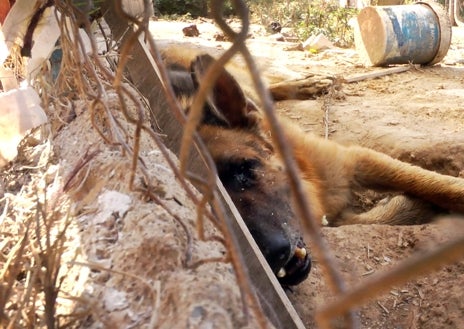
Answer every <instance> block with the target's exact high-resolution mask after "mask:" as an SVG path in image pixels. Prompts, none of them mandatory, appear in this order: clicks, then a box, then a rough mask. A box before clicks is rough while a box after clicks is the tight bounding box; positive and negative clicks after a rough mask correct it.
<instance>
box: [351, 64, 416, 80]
mask: <svg viewBox="0 0 464 329" xmlns="http://www.w3.org/2000/svg"><path fill="white" fill-rule="evenodd" d="M412 67H414V66H412V65H407V66H395V67H390V68H387V69H382V70H379V71H375V72H369V73H362V74H356V75H353V76H351V77H349V78H345V79H343V82H345V83H353V82H359V81H363V80H368V79H375V78H380V77H383V76H386V75H390V74H396V73H402V72H406V71H409V70H410V69H411V68H412Z"/></svg>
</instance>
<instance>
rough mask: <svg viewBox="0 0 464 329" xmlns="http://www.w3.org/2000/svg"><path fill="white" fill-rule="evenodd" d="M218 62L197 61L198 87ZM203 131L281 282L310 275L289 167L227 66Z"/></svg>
mask: <svg viewBox="0 0 464 329" xmlns="http://www.w3.org/2000/svg"><path fill="white" fill-rule="evenodd" d="M213 62H214V59H213V58H212V57H211V56H209V55H202V56H198V57H197V58H196V59H195V60H194V61H193V63H192V65H191V75H190V77H191V79H192V80H191V83H192V84H193V87H194V89H196V88H197V87H198V84H199V83H201V79H202V77H203V76H204V73H205V72H206V70H207V68H208V67H210V65H211V64H212V63H213ZM176 79H177V80H178V81H180V80H179V76H177V77H176V76H175V75H174V80H173V83H174V89H175V90H176V91H177V92H179V90H180V89H181V88H180V87H179V86H176V82H175V80H176ZM184 89H185V88H184ZM199 132H200V135H201V137H202V138H203V140H204V142H205V143H206V146H207V147H208V149H209V151H210V153H211V155H212V157H213V159H214V162H215V164H216V167H217V170H218V174H219V178H220V179H221V181H222V183H223V184H224V186H225V188H226V190H227V192H228V193H229V195H230V197H231V198H232V200H233V202H234V204H235V206H236V207H237V209H238V211H239V212H240V214H241V216H242V217H243V219H244V221H245V223H246V225H247V227H248V229H249V230H250V232H251V234H252V236H253V238H254V239H255V241H256V243H257V244H258V246H259V248H260V249H261V251H262V253H263V254H264V256H265V258H266V260H267V262H268V263H269V265H270V267H271V268H272V270H273V271H274V273H275V274H276V275H277V277H278V279H279V281H280V282H281V284H283V285H296V284H298V283H300V282H301V281H303V280H304V279H306V277H307V276H308V274H309V271H310V269H311V260H310V257H309V255H308V253H307V249H306V246H305V244H304V242H303V239H302V237H301V233H300V232H301V231H300V227H299V224H298V221H297V219H296V216H295V213H294V211H293V208H292V198H291V191H290V187H289V183H288V178H287V174H286V173H285V170H284V166H283V164H282V161H281V159H280V158H279V156H278V155H277V154H276V153H275V150H274V147H273V145H272V142H271V140H270V138H269V137H270V136H268V135H267V134H266V133H265V132H264V131H263V130H262V128H261V118H260V113H259V111H258V110H257V108H256V106H255V105H254V104H253V103H252V102H251V101H250V100H248V99H247V97H246V96H245V94H244V93H243V91H242V89H241V88H240V86H239V85H238V83H237V81H236V80H235V79H234V78H233V77H232V75H230V74H229V73H228V72H227V71H226V70H222V71H221V74H220V76H219V78H218V79H217V81H216V83H215V85H214V87H213V90H212V92H211V93H210V95H209V97H208V100H207V103H206V104H205V106H204V111H203V121H202V124H201V126H200V127H199Z"/></svg>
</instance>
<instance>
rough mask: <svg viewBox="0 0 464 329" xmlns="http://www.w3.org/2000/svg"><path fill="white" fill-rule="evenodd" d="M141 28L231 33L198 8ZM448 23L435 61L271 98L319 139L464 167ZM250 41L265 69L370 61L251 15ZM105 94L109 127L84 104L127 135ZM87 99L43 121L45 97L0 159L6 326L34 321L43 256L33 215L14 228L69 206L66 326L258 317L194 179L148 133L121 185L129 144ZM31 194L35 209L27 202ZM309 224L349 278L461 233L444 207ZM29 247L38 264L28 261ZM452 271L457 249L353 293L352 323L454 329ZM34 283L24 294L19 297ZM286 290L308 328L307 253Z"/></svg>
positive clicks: (240, 322)
mask: <svg viewBox="0 0 464 329" xmlns="http://www.w3.org/2000/svg"><path fill="white" fill-rule="evenodd" d="M191 23H195V24H197V26H198V29H199V32H200V35H199V36H197V37H184V36H183V34H182V28H183V27H185V26H187V25H189V24H191ZM233 24H238V23H237V22H233ZM150 27H151V31H152V34H153V36H154V37H155V39H156V40H157V42H158V44H159V45H166V44H170V43H176V44H179V43H185V44H189V45H194V46H195V47H202V48H205V49H208V51H211V52H220V51H222V50H224V49H226V48H227V47H228V46H229V45H230V44H229V43H228V42H225V41H217V40H216V36H215V35H216V33H218V30H217V28H216V27H215V26H214V25H213V24H212V23H211V21H209V20H201V21H200V20H197V21H190V22H166V21H161V20H160V21H152V22H151V25H150ZM453 33H454V34H453V43H452V46H451V49H450V50H449V53H448V56H447V57H446V58H445V59H444V61H443V62H442V63H440V64H438V65H436V66H434V67H421V68H411V69H410V70H409V71H407V72H404V73H401V74H395V75H389V76H386V77H383V78H379V79H375V80H365V81H361V82H358V83H351V84H347V83H345V84H342V86H341V91H340V92H337V93H334V94H330V96H324V97H319V98H317V99H310V100H303V101H282V102H279V103H277V104H276V108H277V110H278V111H279V112H280V113H281V114H283V115H285V116H288V117H289V118H291V119H294V120H295V121H297V122H298V123H299V124H301V125H302V127H303V128H304V129H305V130H307V131H308V132H311V133H314V134H318V135H321V136H324V135H325V134H326V132H327V134H328V138H330V139H333V140H337V141H339V142H341V143H356V144H360V145H364V146H368V147H371V148H374V149H376V150H379V151H382V152H385V153H388V154H390V155H392V156H394V157H396V158H400V159H402V160H404V161H409V162H413V163H415V164H419V165H421V166H423V167H426V168H428V169H432V170H436V171H439V172H442V173H446V174H451V175H455V176H461V177H464V146H463V145H464V143H463V141H464V134H463V125H464V111H463V109H464V29H463V28H456V29H453ZM247 44H248V46H249V47H250V49H251V51H252V53H253V54H254V55H255V57H256V59H257V62H258V65H259V66H260V68H261V69H262V70H263V73H264V74H269V73H270V74H276V73H278V74H283V75H285V76H287V77H288V78H299V77H304V76H306V75H307V74H308V73H318V74H321V75H330V76H336V77H338V78H347V77H350V76H352V75H354V74H362V73H367V72H371V71H378V70H381V69H379V68H369V67H365V66H363V65H362V63H361V61H360V59H359V57H358V55H357V54H356V51H355V50H354V49H338V48H333V49H329V50H326V51H323V52H320V53H317V54H310V53H308V52H303V51H298V50H289V49H290V48H293V46H294V44H292V43H291V42H277V41H275V39H274V38H273V37H271V36H269V35H268V34H267V33H266V32H265V29H264V28H263V27H261V26H257V25H253V26H252V29H251V31H250V38H249V40H248V42H247ZM105 101H106V102H107V104H108V107H109V110H108V111H109V112H111V111H112V113H113V115H114V117H112V120H117V121H118V124H115V125H114V127H112V128H111V129H110V128H109V127H110V121H111V120H109V119H108V117H105V116H104V113H102V117H99V116H96V118H97V125H98V124H101V127H102V129H101V132H102V134H105V136H106V137H111V136H115V135H117V134H118V133H119V134H120V135H122V136H123V137H124V138H123V139H124V140H126V141H129V142H133V131H134V127H133V126H131V125H129V124H128V123H127V122H126V121H127V120H124V119H123V118H122V114H121V112H120V107H119V105H118V104H119V103H118V102H119V98H118V96H117V95H116V94H115V93H114V92H113V93H111V92H109V93H108V94H107V95H106V99H105ZM87 106H88V105H87V103H85V102H84V101H80V100H75V101H73V102H72V104H71V102H70V109H72V111H71V112H72V114H73V115H72V118H71V119H70V120H67V118H59V120H56V109H54V108H53V107H49V108H47V109H46V110H47V114H48V115H49V118H50V120H51V121H52V123H53V122H55V123H56V122H57V124H58V125H59V126H60V128H59V129H58V128H56V127H54V126H53V125H52V134H51V135H48V137H47V138H45V139H43V140H42V139H35V138H32V137H30V138H28V139H27V140H26V141H25V142H23V143H22V146H21V148H20V151H21V152H20V156H19V157H18V159H17V160H16V161H15V162H14V163H12V164H11V165H10V167H8V168H6V169H4V170H3V171H2V172H1V176H0V197H1V204H0V206H1V208H0V213H1V215H0V227H1V232H0V233H1V234H2V239H0V251H1V252H2V254H1V258H0V264H2V265H5V268H6V266H7V265H8V263H9V262H13V263H14V261H15V257H16V263H15V264H16V265H15V266H12V267H11V268H10V270H9V271H2V275H4V276H5V277H8V278H9V279H10V281H9V282H12V285H13V286H12V287H13V289H12V291H10V296H9V297H8V299H7V300H6V302H5V301H4V300H3V301H4V302H5V304H3V305H4V306H5V307H4V310H3V312H4V313H2V314H0V315H1V317H0V320H2V321H3V320H4V319H5V318H9V319H12V318H20V317H21V316H23V317H24V319H25V320H24V321H25V322H19V320H18V322H16V327H36V328H39V327H45V325H44V322H43V321H42V320H41V319H43V318H44V314H46V312H47V309H46V307H45V306H44V305H45V304H44V298H43V293H42V290H40V289H43V287H42V288H40V284H41V283H42V280H43V278H44V275H45V274H46V270H47V264H46V262H44V263H43V264H42V263H41V262H42V261H44V259H42V258H39V256H43V255H42V254H43V253H41V252H40V248H38V244H40V240H41V239H43V238H44V237H43V234H44V233H43V232H41V234H42V236H41V235H40V234H39V233H40V229H39V228H37V229H36V230H32V229H31V232H32V231H34V232H33V233H29V234H30V238H29V239H27V240H26V241H27V242H28V243H30V252H29V253H24V255H19V254H18V246H19V245H20V243H19V242H20V241H22V240H21V237H22V236H25V234H26V233H27V232H28V230H29V225H36V224H34V223H37V225H38V223H40V220H41V219H40V217H41V216H40V214H42V215H43V213H45V214H46V215H47V216H46V217H47V220H48V221H50V220H52V219H53V220H56V221H57V223H58V224H59V225H58V224H57V229H58V228H59V227H61V226H60V225H62V224H61V221H66V220H70V224H69V226H68V228H67V231H66V234H65V238H64V242H63V243H64V247H65V248H64V249H63V250H65V252H64V254H63V255H62V263H63V266H62V267H61V269H60V271H59V273H58V274H59V275H58V276H59V278H60V284H61V286H60V293H59V294H58V298H57V301H56V302H57V309H56V314H58V315H59V317H58V316H57V321H62V320H63V319H64V320H63V321H64V322H63V323H66V321H65V320H70V321H71V320H73V319H74V318H75V319H76V322H75V323H74V325H73V326H70V327H76V328H153V327H155V328H166V329H170V328H174V329H177V328H179V329H181V328H234V329H235V328H248V329H251V328H256V327H257V319H256V318H255V317H253V316H251V317H247V315H246V314H245V312H244V310H243V308H242V300H241V296H240V291H239V289H238V287H237V281H236V278H235V276H234V272H233V269H232V267H231V265H230V264H228V263H223V262H220V261H217V259H220V258H221V257H223V255H224V253H225V251H224V246H223V244H221V243H220V240H219V241H218V240H217V239H216V240H215V239H211V240H208V241H200V239H198V234H197V232H196V231H195V227H196V211H195V209H196V205H195V200H196V199H195V198H196V196H198V194H197V193H196V192H195V191H194V190H193V188H192V187H191V186H190V185H189V184H188V183H186V184H187V186H188V188H189V189H192V191H193V192H192V194H189V193H187V190H186V188H185V186H184V187H181V184H180V181H179V179H178V178H176V177H175V175H174V173H173V169H172V168H171V167H170V164H169V163H168V162H166V160H165V157H164V156H163V155H162V153H161V151H160V149H159V147H158V146H157V145H156V143H155V142H154V141H153V140H152V139H149V138H147V136H145V137H144V138H142V141H141V146H140V159H142V160H141V164H140V167H143V168H144V170H145V174H144V175H142V174H141V173H140V172H138V173H137V175H136V178H135V180H134V187H133V188H130V187H129V184H128V183H129V176H130V175H129V173H130V172H131V165H132V162H131V161H132V158H131V157H130V155H128V154H127V152H121V148H120V147H119V146H120V145H119V144H114V143H113V144H111V143H104V142H103V141H102V138H101V136H100V135H99V134H98V132H97V131H96V129H95V128H94V127H93V126H92V125H91V124H90V122H91V113H90V111H89V109H88V107H87ZM94 115H95V113H94ZM102 118H103V119H102ZM105 118H106V120H105ZM63 119H66V120H67V121H62V120H63ZM98 120H101V122H100V121H98ZM116 128H117V129H116ZM116 132H117V133H116ZM129 144H130V143H129ZM170 158H171V159H172V161H173V162H174V163H176V159H175V158H174V157H173V156H172V155H171V156H170ZM147 177H149V180H148V181H149V182H150V183H151V184H152V185H153V187H154V189H153V194H154V196H155V197H153V198H151V199H149V198H147V195H145V194H144V193H140V192H138V191H140V190H141V189H143V188H145V187H146V186H145V183H146V180H144V179H146V178H147ZM144 182H145V183H144ZM64 192H65V193H64ZM192 195H193V196H192ZM44 200H47V202H45V201H44ZM155 200H156V201H155ZM366 200H367V199H366ZM366 200H364V201H366ZM39 205H41V206H43V209H45V210H46V211H42V213H40V214H39V212H38V210H37V207H38V206H39ZM25 218H29V220H30V222H29V223H28V222H27V220H25ZM44 221H45V219H44ZM31 223H32V224H31ZM47 225H50V223H48V224H47ZM206 228H207V230H206V231H207V235H208V236H215V235H217V231H216V230H215V229H214V228H212V227H210V226H209V225H207V226H206ZM49 233H50V232H49ZM58 233H59V232H58ZM58 233H57V232H56V231H55V229H54V230H53V232H52V233H51V239H52V240H53V241H55V240H54V239H58V238H57V237H59V236H60V234H58ZM322 233H323V235H324V237H325V238H326V240H327V242H328V245H329V247H330V249H331V250H332V253H333V255H334V256H335V259H336V260H337V264H338V267H339V271H340V273H341V274H342V276H343V278H344V279H345V280H346V282H347V285H348V286H354V285H358V284H361V283H362V282H363V281H364V280H367V279H369V277H370V276H371V275H374V274H376V273H380V272H382V271H385V270H388V269H390V268H392V267H393V266H395V264H398V263H399V262H401V261H402V260H405V259H408V258H409V257H410V256H411V255H413V254H414V253H423V252H424V251H425V250H429V249H431V248H433V247H434V246H436V245H440V244H442V243H444V242H445V241H449V240H450V239H452V238H453V237H454V236H462V234H464V225H463V222H462V219H458V220H452V219H449V218H448V219H442V220H440V221H437V222H436V223H433V224H428V225H420V226H410V227H390V226H381V225H369V226H366V225H353V226H346V227H338V228H323V229H322ZM28 246H29V245H28ZM28 248H29V247H27V248H26V250H29V249H28ZM47 252H50V250H48V251H47ZM47 252H46V253H47ZM46 253H45V254H46ZM13 256H14V257H13ZM45 259H47V258H46V257H45ZM208 260H209V261H208ZM37 262H38V263H39V266H38V268H39V270H40V271H39V272H33V269H34V268H35V267H34V265H37ZM36 268H37V266H36ZM31 269H32V270H31ZM16 270H17V271H18V272H15V271H16ZM44 273H45V274H44ZM8 275H10V276H8ZM463 275H464V261H461V262H459V263H457V264H449V265H447V266H445V267H444V268H442V269H440V270H439V271H437V272H435V273H433V274H429V275H427V276H421V277H418V278H417V279H415V280H414V281H412V282H409V283H407V284H405V285H403V286H399V287H392V288H391V289H390V290H389V292H388V293H387V294H385V295H382V296H379V297H378V298H377V299H376V300H373V301H371V302H369V303H367V304H365V305H362V306H361V308H360V319H361V323H362V326H361V327H362V328H378V329H380V328H395V329H396V328H431V329H435V328H463V327H464V287H463V285H462V284H463V279H462V278H463ZM37 277H38V278H39V279H36V278H37ZM5 282H6V280H5ZM28 284H29V287H33V288H28ZM1 287H4V286H1ZM34 289H37V291H38V295H37V296H38V297H37V299H35V298H28V297H27V296H29V295H30V294H31V291H34ZM2 291H6V290H2ZM28 294H29V295H28ZM287 294H288V297H289V299H290V300H291V301H292V303H293V305H294V307H295V309H296V310H297V312H298V314H299V315H300V317H301V319H302V320H303V322H304V323H305V325H306V327H307V328H313V327H315V322H314V312H315V310H317V309H318V308H319V307H321V306H323V305H324V304H325V303H326V302H327V301H328V300H330V299H332V298H334V297H333V294H331V292H330V291H329V288H328V287H327V283H326V281H325V278H324V274H323V273H322V272H321V267H320V265H319V263H318V261H317V259H314V264H313V269H312V272H311V274H310V276H309V278H308V279H307V280H306V281H305V282H304V283H302V284H301V285H299V286H298V287H295V288H294V289H293V291H288V292H287ZM31 300H32V301H31ZM24 305H26V306H28V305H29V306H30V308H31V310H32V311H30V313H28V312H26V311H25V312H22V313H21V314H22V315H21V316H20V315H18V312H17V310H18V307H19V306H22V307H23V306H24ZM69 314H72V316H71V317H69V316H67V315H69ZM58 318H59V319H58ZM27 321H30V322H27ZM34 321H35V322H34ZM41 321H42V322H41ZM60 323H61V324H63V323H62V322H60ZM2 324H3V322H0V327H1V326H2ZM155 324H156V325H155Z"/></svg>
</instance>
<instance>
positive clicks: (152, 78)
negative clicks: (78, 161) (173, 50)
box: [104, 1, 304, 329]
mask: <svg viewBox="0 0 464 329" xmlns="http://www.w3.org/2000/svg"><path fill="white" fill-rule="evenodd" d="M112 4H113V1H106V6H107V7H106V8H107V9H108V10H107V12H106V13H105V16H104V17H105V20H106V22H107V23H108V25H109V26H110V28H111V30H112V32H113V34H114V36H115V38H116V39H118V38H120V37H121V36H122V35H123V34H124V35H125V37H124V38H127V36H128V35H129V34H130V33H131V32H130V31H131V30H130V29H129V28H128V24H127V22H125V21H123V19H122V18H120V17H117V16H116V14H115V13H114V11H113V10H112V8H111V7H112ZM138 41H139V42H137V43H136V44H135V45H134V48H133V50H132V52H131V59H130V60H129V61H128V63H127V66H126V69H127V72H128V77H129V79H130V80H131V81H132V83H133V84H134V86H135V87H136V88H137V89H138V90H139V92H140V93H141V94H142V95H143V96H144V97H145V98H146V99H147V100H148V102H149V104H150V108H151V113H152V119H153V120H155V121H156V124H155V125H154V126H156V127H158V129H159V132H160V133H162V134H164V135H165V136H166V138H165V139H164V141H165V144H166V146H167V147H168V148H169V149H171V150H172V151H173V152H174V153H175V154H178V151H179V146H180V139H181V134H182V126H181V124H180V123H179V122H178V121H177V120H176V118H175V117H174V115H173V114H172V113H171V111H170V110H169V108H168V106H167V101H166V99H165V97H164V94H163V93H162V92H161V90H162V88H161V84H162V82H161V81H160V79H159V77H158V75H157V73H156V69H155V64H154V61H153V59H152V57H151V55H150V52H149V51H148V49H147V47H146V45H145V43H144V42H143V40H142V37H140V38H139V40H138ZM192 154H193V156H192V157H191V163H190V166H189V170H190V171H194V172H195V173H196V174H199V175H202V172H203V173H204V172H205V170H207V168H206V164H205V163H204V162H203V161H202V160H201V156H200V155H199V153H198V152H197V151H196V150H192ZM202 176H203V177H204V175H202ZM217 182H218V184H217V185H218V186H217V195H218V197H219V200H220V201H222V202H223V205H224V208H225V215H226V216H227V218H228V222H229V223H230V225H231V228H232V231H233V233H234V235H235V237H236V238H237V239H238V241H239V247H240V249H241V250H240V252H241V253H242V255H243V259H244V260H245V263H246V264H245V265H246V267H247V270H248V273H249V276H250V280H251V282H252V284H253V287H254V289H255V293H256V294H257V296H258V298H259V300H260V303H261V307H262V309H263V311H264V314H265V315H266V316H267V317H268V319H269V320H270V321H271V322H272V324H273V325H274V326H275V327H276V328H288V329H303V328H304V325H303V322H302V321H301V319H300V318H299V316H298V314H297V313H296V311H295V309H294V308H293V306H292V304H291V302H290V301H289V299H288V297H287V296H286V294H285V292H284V291H283V289H282V287H281V286H280V284H279V282H278V281H277V278H276V277H275V275H274V273H273V272H272V270H271V269H270V267H269V265H268V264H267V262H266V260H265V259H264V256H263V255H262V253H261V252H260V251H259V248H258V246H257V245H256V243H255V241H254V240H253V238H252V236H251V234H250V232H249V231H248V228H247V227H246V225H245V223H244V221H243V219H242V218H241V216H240V214H239V213H238V211H237V209H236V208H235V206H234V204H233V203H232V201H231V199H230V197H229V195H228V194H227V192H226V191H225V189H224V187H223V186H222V184H221V183H220V181H219V179H217Z"/></svg>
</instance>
